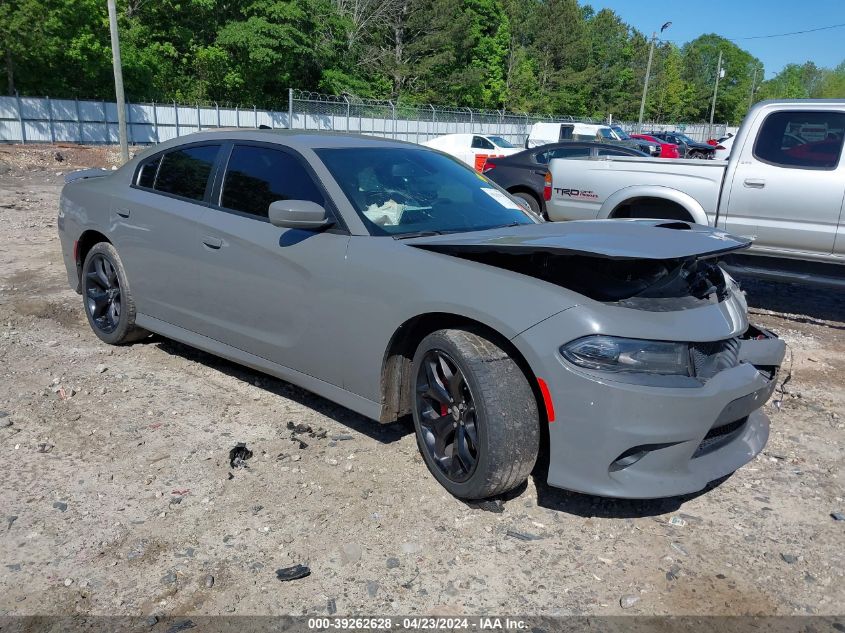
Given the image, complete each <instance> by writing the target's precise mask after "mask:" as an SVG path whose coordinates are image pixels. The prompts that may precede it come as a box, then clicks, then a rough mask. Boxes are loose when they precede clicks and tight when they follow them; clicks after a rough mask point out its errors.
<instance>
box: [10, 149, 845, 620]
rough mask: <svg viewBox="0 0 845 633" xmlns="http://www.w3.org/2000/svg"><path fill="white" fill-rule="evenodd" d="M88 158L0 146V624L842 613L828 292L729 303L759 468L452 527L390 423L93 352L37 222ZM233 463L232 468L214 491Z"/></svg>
mask: <svg viewBox="0 0 845 633" xmlns="http://www.w3.org/2000/svg"><path fill="white" fill-rule="evenodd" d="M56 151H58V152H60V153H61V154H62V158H63V160H62V161H61V162H59V161H57V160H56V157H55V152H56ZM114 156H115V154H114V152H113V151H112V152H106V151H105V150H102V149H99V150H95V149H84V148H61V147H59V148H51V147H40V148H26V149H23V148H12V147H8V146H7V147H0V236H2V247H0V452H2V454H3V455H4V462H5V467H4V471H5V474H4V478H3V481H4V488H5V489H4V491H3V496H2V501H0V559H2V560H0V615H33V614H65V615H72V614H101V615H115V614H127V615H142V616H147V615H150V614H153V613H157V614H163V615H184V614H196V615H201V614H301V613H309V614H321V615H325V614H331V613H333V612H334V611H335V610H336V612H337V613H338V614H351V613H357V614H382V615H385V614H408V613H416V614H438V615H457V614H477V613H491V612H494V613H511V614H524V615H527V614H543V615H557V614H581V615H603V614H618V613H638V614H655V615H661V614H678V615H680V614H701V615H704V614H707V615H713V614H779V615H787V614H825V615H837V614H842V613H843V604H845V588H843V574H844V572H843V569H845V567H844V566H843V565H845V560H843V547H842V545H843V536H845V521H836V520H834V518H833V517H832V516H831V513H833V512H837V511H838V512H842V513H845V499H843V497H845V492H843V490H844V488H845V487H843V484H844V483H845V480H843V470H842V462H843V436H844V435H845V424H843V422H845V417H844V416H845V393H843V388H842V386H843V382H844V381H845V295H843V294H842V293H836V292H833V291H828V290H818V289H810V288H803V287H798V286H789V285H778V284H769V283H760V282H753V283H752V282H748V283H746V284H744V286H745V287H746V288H747V290H748V293H749V300H750V303H751V304H752V306H753V309H752V312H753V318H754V320H755V321H757V322H758V323H760V324H761V325H763V326H765V327H768V328H770V329H773V330H774V331H776V332H777V333H778V334H779V335H780V336H782V337H783V338H784V339H785V340H786V341H787V342H788V344H789V359H788V362H787V365H786V366H785V368H784V372H783V374H782V378H784V379H786V378H788V380H785V384H784V385H783V387H782V389H780V390H779V391H778V393H777V394H776V396H775V400H774V401H773V402H772V403H770V404H768V405H767V406H766V410H767V412H768V414H769V415H770V416H771V418H772V435H771V439H770V441H769V444H768V446H767V447H766V449H765V450H764V452H763V454H761V455H760V456H759V457H758V458H757V459H756V460H754V461H753V462H752V463H750V464H748V465H747V466H746V467H744V468H742V469H740V470H739V471H738V472H737V473H735V474H734V475H733V476H731V477H729V478H727V479H725V480H723V481H721V482H719V483H718V484H714V485H712V486H711V488H710V489H709V490H707V491H705V492H703V493H701V494H698V495H693V496H690V497H684V498H674V499H666V500H659V501H653V502H626V501H614V500H607V499H600V498H595V497H589V496H584V495H578V494H574V493H568V492H564V491H558V490H554V489H550V488H548V487H547V486H545V485H544V484H543V483H542V482H540V481H537V480H535V479H531V480H529V482H528V484H527V486H525V487H523V488H522V489H520V490H518V491H516V492H515V493H514V494H511V495H509V496H508V497H506V498H503V499H499V500H497V501H496V502H495V503H490V504H486V505H484V506H478V505H467V504H465V503H462V502H460V501H458V500H456V499H454V498H452V497H450V496H448V495H447V494H445V492H444V491H443V490H442V489H441V488H440V487H439V486H438V485H437V484H436V482H435V480H434V479H433V478H432V477H431V476H430V475H429V474H428V472H427V470H426V468H425V466H424V464H423V463H422V461H421V459H420V457H419V455H418V452H417V449H416V445H415V442H414V437H413V434H412V428H411V426H410V425H409V424H407V423H399V424H394V425H389V426H380V425H378V424H376V423H373V422H370V421H368V420H366V419H364V418H362V417H360V416H358V415H356V414H354V413H352V412H350V411H347V410H345V409H343V408H341V407H338V406H336V405H334V404H332V403H330V402H328V401H326V400H323V399H321V398H318V397H316V396H313V395H311V394H309V393H307V392H305V391H303V390H301V389H298V388H296V387H293V386H291V385H289V384H287V383H284V382H282V381H279V380H276V379H274V378H270V377H267V376H264V375H261V374H258V373H256V372H253V371H250V370H247V369H244V368H241V367H238V366H236V365H233V364H231V363H227V362H225V361H222V360H220V359H217V358H214V357H212V356H209V355H207V354H204V353H201V352H198V351H196V350H193V349H190V348H188V347H185V346H183V345H181V344H178V343H174V342H172V341H169V340H166V339H162V338H158V337H154V338H152V339H150V340H148V341H146V342H144V343H141V344H136V345H133V346H129V347H120V348H114V347H108V346H106V345H104V344H102V343H100V342H99V341H98V339H97V338H96V337H95V336H94V335H93V334H92V333H91V332H90V330H89V328H88V326H87V323H86V322H85V318H84V315H83V312H82V305H81V300H80V298H79V296H78V295H76V294H75V293H74V292H73V291H71V290H70V289H69V288H68V287H67V282H66V277H65V270H64V267H63V265H62V261H61V254H60V252H59V242H58V238H57V235H56V210H57V202H58V196H59V192H60V189H61V183H62V176H61V173H60V172H66V171H68V170H69V169H74V168H80V167H85V166H95V165H104V164H109V162H110V161H111V162H113V161H114ZM296 425H302V426H301V427H300V428H299V429H298V430H297V429H296V428H294V429H293V430H291V428H290V427H291V426H293V427H296ZM305 427H310V430H308V428H305ZM237 442H245V443H246V444H247V446H248V447H249V448H250V449H251V450H252V451H253V453H254V454H253V457H252V458H251V459H249V460H248V461H247V464H248V467H247V468H245V469H237V470H232V469H231V468H230V465H229V451H230V449H232V448H233V447H234V446H235V444H236V443H237ZM509 531H510V535H509ZM514 534H516V535H517V537H515V536H514ZM518 535H522V536H523V538H525V537H527V538H529V539H530V540H522V539H521V538H519V537H518ZM534 537H536V538H534ZM297 563H302V564H306V565H308V566H309V567H310V568H311V575H310V576H308V577H306V578H302V579H299V580H295V581H291V582H286V583H282V582H279V581H278V580H277V579H276V576H275V571H276V569H278V568H281V567H287V566H290V565H294V564H297Z"/></svg>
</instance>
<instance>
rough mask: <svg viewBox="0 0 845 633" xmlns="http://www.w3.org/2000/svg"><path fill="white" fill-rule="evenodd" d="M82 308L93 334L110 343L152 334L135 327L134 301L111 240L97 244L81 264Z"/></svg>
mask: <svg viewBox="0 0 845 633" xmlns="http://www.w3.org/2000/svg"><path fill="white" fill-rule="evenodd" d="M82 307H83V309H84V310H85V316H86V317H87V318H88V325H90V326H91V329H92V330H94V334H96V335H97V337H98V338H99V339H100V340H101V341H103V342H104V343H108V344H109V345H123V344H126V343H133V342H135V341H139V340H141V339H143V338H146V337H147V336H149V332H147V331H146V330H143V329H141V328H139V327H136V326H135V302H134V300H133V299H132V293H131V291H130V286H129V280H128V279H127V278H126V272H125V270H124V269H123V262H121V261H120V255H118V254H117V250H115V248H114V246H112V245H111V244H109V243H108V242H99V243H97V244H95V245H94V246H93V247H92V248H91V250H90V251H88V254H87V255H86V256H85V262H84V263H83V264H82Z"/></svg>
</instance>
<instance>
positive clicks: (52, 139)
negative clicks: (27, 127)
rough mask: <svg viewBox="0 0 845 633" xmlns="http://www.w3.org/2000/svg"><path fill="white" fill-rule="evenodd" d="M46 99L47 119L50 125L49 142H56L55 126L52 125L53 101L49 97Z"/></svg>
mask: <svg viewBox="0 0 845 633" xmlns="http://www.w3.org/2000/svg"><path fill="white" fill-rule="evenodd" d="M46 101H47V120H48V121H49V126H50V142H51V143H55V142H56V128H55V127H54V126H53V102H52V101H51V100H50V97H47V98H46Z"/></svg>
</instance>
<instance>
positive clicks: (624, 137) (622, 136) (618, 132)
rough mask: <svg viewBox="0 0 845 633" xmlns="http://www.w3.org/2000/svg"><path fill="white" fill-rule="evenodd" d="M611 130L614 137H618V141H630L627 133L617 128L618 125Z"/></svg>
mask: <svg viewBox="0 0 845 633" xmlns="http://www.w3.org/2000/svg"><path fill="white" fill-rule="evenodd" d="M612 129H613V131H614V132H616V136H618V137H619V139H620V140H623V141H629V140H631V137H630V136H629V135H628V133H627V132H626V131H625V130H623V129H622V128H621V127H619V126H618V125H614V126H613V128H612Z"/></svg>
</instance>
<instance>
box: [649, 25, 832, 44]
mask: <svg viewBox="0 0 845 633" xmlns="http://www.w3.org/2000/svg"><path fill="white" fill-rule="evenodd" d="M843 26H845V23H843V24H831V25H830V26H820V27H818V28H815V29H805V30H803V31H791V32H789V33H774V34H772V35H751V36H748V37H723V39H726V40H728V41H730V42H739V41H742V40H763V39H769V38H772V37H787V36H789V35H803V34H804V33H815V32H816V31H828V30H830V29H839V28H842V27H843ZM720 37H721V36H720ZM657 41H658V42H664V43H667V44H668V43H671V44H686V43H687V42H682V41H681V40H666V39H663V38H658V39H657Z"/></svg>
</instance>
